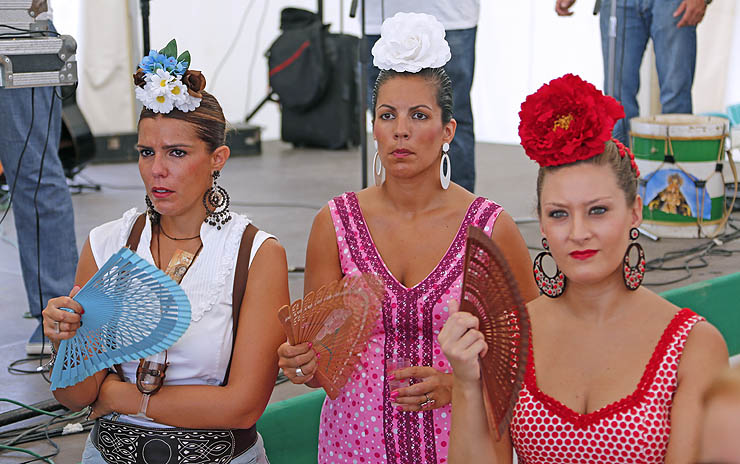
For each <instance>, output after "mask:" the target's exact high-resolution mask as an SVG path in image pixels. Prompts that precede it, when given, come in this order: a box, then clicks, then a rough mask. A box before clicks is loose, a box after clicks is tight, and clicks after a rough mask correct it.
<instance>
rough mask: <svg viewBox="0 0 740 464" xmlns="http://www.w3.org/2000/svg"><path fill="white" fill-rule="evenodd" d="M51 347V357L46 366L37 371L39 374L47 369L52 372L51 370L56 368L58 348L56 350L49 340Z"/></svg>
mask: <svg viewBox="0 0 740 464" xmlns="http://www.w3.org/2000/svg"><path fill="white" fill-rule="evenodd" d="M49 346H50V347H51V357H50V358H49V360H48V361H47V362H46V364H44V365H42V366H41V367H39V368H38V369H37V370H38V371H39V372H40V371H43V370H46V369H48V370H51V368H52V367H54V361H56V360H57V350H56V348H54V344H53V343H52V342H51V340H49Z"/></svg>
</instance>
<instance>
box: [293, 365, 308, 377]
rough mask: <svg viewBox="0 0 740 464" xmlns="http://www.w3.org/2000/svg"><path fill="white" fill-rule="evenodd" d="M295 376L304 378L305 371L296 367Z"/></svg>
mask: <svg viewBox="0 0 740 464" xmlns="http://www.w3.org/2000/svg"><path fill="white" fill-rule="evenodd" d="M295 375H296V377H304V376H305V375H306V374H304V373H303V370H302V369H301V368H300V367H296V369H295Z"/></svg>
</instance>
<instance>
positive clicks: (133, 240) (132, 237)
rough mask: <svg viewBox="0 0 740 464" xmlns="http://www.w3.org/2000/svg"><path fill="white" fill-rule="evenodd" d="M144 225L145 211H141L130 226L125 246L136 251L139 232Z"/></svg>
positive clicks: (139, 237)
mask: <svg viewBox="0 0 740 464" xmlns="http://www.w3.org/2000/svg"><path fill="white" fill-rule="evenodd" d="M145 225H146V213H141V214H140V215H139V217H137V218H136V222H134V226H133V227H132V228H131V233H130V234H129V236H128V240H126V248H128V249H130V250H131V251H136V249H137V248H139V240H141V232H142V231H143V230H144V226H145Z"/></svg>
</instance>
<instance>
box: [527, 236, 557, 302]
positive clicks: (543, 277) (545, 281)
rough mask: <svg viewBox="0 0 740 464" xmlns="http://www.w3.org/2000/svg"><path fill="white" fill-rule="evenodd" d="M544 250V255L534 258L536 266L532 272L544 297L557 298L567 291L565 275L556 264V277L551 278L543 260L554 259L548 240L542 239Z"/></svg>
mask: <svg viewBox="0 0 740 464" xmlns="http://www.w3.org/2000/svg"><path fill="white" fill-rule="evenodd" d="M542 248H544V249H545V251H543V252H542V253H540V254H538V255H537V256H535V258H534V265H533V266H532V272H534V280H535V282H536V283H537V287H538V288H539V289H540V291H541V292H542V294H543V295H546V296H549V297H550V298H557V297H559V296H560V295H562V294H563V292H564V291H565V274H563V272H562V271H561V270H560V269H559V268H558V267H557V263H556V264H555V275H554V276H549V275H547V273H546V272H545V270H544V269H543V268H542V259H543V258H544V257H545V256H549V257H550V258H552V254H551V253H550V247H549V246H548V244H547V239H546V238H544V237H543V238H542Z"/></svg>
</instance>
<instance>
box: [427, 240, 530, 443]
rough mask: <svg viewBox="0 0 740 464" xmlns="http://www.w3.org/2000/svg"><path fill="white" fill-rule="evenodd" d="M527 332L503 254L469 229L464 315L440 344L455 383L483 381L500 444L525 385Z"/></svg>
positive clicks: (448, 327)
mask: <svg viewBox="0 0 740 464" xmlns="http://www.w3.org/2000/svg"><path fill="white" fill-rule="evenodd" d="M529 327H530V324H529V315H528V313H527V308H526V305H525V304H524V300H523V298H522V296H521V294H520V293H519V289H518V286H517V284H516V281H515V279H514V276H513V274H512V272H511V270H510V269H509V266H508V264H507V263H506V260H505V259H504V257H503V254H502V253H501V252H500V251H499V249H498V248H497V247H496V245H495V244H494V243H493V241H491V239H490V238H489V237H488V236H487V235H486V234H485V233H483V231H481V230H480V229H477V228H475V227H470V228H468V241H467V245H466V249H465V270H464V274H463V286H462V302H461V305H460V313H458V314H454V315H452V316H450V319H449V320H448V321H447V323H446V324H445V327H444V329H443V330H442V332H441V333H440V335H439V340H440V344H441V345H442V348H443V350H444V352H445V355H446V356H447V358H448V359H449V361H450V363H451V364H452V367H453V372H454V374H455V376H456V377H457V378H459V379H461V380H463V381H477V379H478V378H481V379H482V381H483V389H484V392H485V395H484V399H485V406H486V413H487V416H488V424H489V427H490V428H491V429H492V430H494V431H495V433H496V435H497V436H498V437H499V438H500V437H501V436H502V435H503V434H504V433H505V431H506V429H507V428H508V426H509V422H510V420H511V415H512V413H513V410H514V406H515V405H516V401H517V399H518V397H519V390H520V389H521V385H522V381H523V379H524V372H525V368H526V365H527V359H528V357H529ZM478 357H479V358H480V362H479V363H478V364H479V365H478V366H476V365H475V364H476V363H474V362H473V360H474V359H477V358H478Z"/></svg>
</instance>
